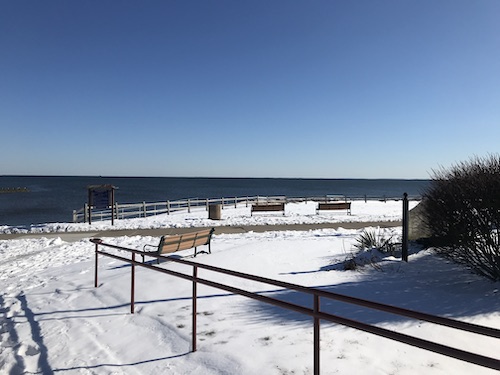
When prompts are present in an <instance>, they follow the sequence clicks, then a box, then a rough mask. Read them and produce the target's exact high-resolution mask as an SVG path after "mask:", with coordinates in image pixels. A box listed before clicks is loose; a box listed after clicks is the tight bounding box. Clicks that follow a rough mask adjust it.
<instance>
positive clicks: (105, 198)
mask: <svg viewBox="0 0 500 375" xmlns="http://www.w3.org/2000/svg"><path fill="white" fill-rule="evenodd" d="M111 192H112V190H110V189H105V188H102V189H92V190H91V194H90V202H89V204H90V205H91V206H92V207H94V208H108V207H110V206H112V205H113V200H112V198H111V195H112V194H111Z"/></svg>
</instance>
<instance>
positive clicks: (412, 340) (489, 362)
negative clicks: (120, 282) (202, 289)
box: [90, 239, 500, 375]
mask: <svg viewBox="0 0 500 375" xmlns="http://www.w3.org/2000/svg"><path fill="white" fill-rule="evenodd" d="M90 241H91V242H93V243H94V244H95V281H94V286H95V287H97V285H98V257H99V255H103V256H107V257H110V258H114V259H117V260H121V261H124V262H127V263H130V264H131V266H132V267H131V297H130V301H131V302H130V312H131V313H133V312H134V300H135V292H134V288H135V266H140V267H144V268H148V269H151V270H154V271H157V272H161V273H164V274H168V275H172V276H176V277H179V278H182V279H185V280H189V281H191V282H192V283H193V295H192V303H193V306H192V310H193V311H192V314H193V315H192V325H193V326H192V351H193V352H194V351H196V316H197V284H203V285H207V286H210V287H213V288H217V289H221V290H225V291H227V292H230V293H234V294H239V295H242V296H245V297H248V298H252V299H255V300H258V301H261V302H265V303H268V304H271V305H274V306H278V307H282V308H284V309H288V310H293V311H296V312H299V313H302V314H305V315H308V316H310V317H312V318H313V346H314V348H313V349H314V358H313V362H314V374H315V375H319V373H320V321H321V320H325V321H329V322H333V323H337V324H341V325H344V326H347V327H351V328H354V329H358V330H361V331H364V332H368V333H372V334H375V335H377V336H381V337H385V338H388V339H391V340H395V341H398V342H402V343H405V344H408V345H411V346H415V347H418V348H421V349H425V350H429V351H432V352H434V353H439V354H442V355H445V356H448V357H452V358H455V359H458V360H462V361H465V362H469V363H473V364H476V365H479V366H483V367H487V368H491V369H495V370H500V359H497V358H491V357H486V356H483V355H480V354H476V353H472V352H468V351H464V350H461V349H457V348H453V347H450V346H446V345H442V344H439V343H435V342H432V341H428V340H424V339H420V338H417V337H414V336H410V335H406V334H403V333H399V332H395V331H391V330H388V329H385V328H381V327H377V326H374V325H370V324H367V323H363V322H360V321H356V320H353V319H348V318H345V317H341V316H338V315H335V314H331V313H329V312H325V311H321V308H320V300H321V299H322V298H323V299H330V300H336V301H340V302H345V303H349V304H354V305H358V306H362V307H365V308H368V309H374V310H379V311H384V312H387V313H391V314H395V315H399V316H404V317H408V318H412V319H417V320H422V321H426V322H430V323H434V324H438V325H442V326H446V327H450V328H455V329H458V330H461V331H466V332H471V333H475V334H478V335H483V336H488V337H493V338H497V339H500V330H499V329H496V328H491V327H485V326H480V325H477V324H472V323H467V322H463V321H458V320H454V319H449V318H443V317H439V316H435V315H430V314H426V313H422V312H417V311H413V310H409V309H404V308H401V307H396V306H390V305H386V304H382V303H379V302H374V301H369V300H365V299H360V298H355V297H350V296H347V295H343V294H338V293H332V292H329V291H326V290H322V289H318V288H310V287H305V286H301V285H297V284H292V283H288V282H284V281H278V280H273V279H269V278H265V277H260V276H255V275H251V274H246V273H242V272H237V271H232V270H228V269H223V268H219V267H214V266H210V265H206V264H200V263H196V262H192V261H189V260H185V259H179V258H173V257H168V256H162V255H152V254H148V256H154V257H156V258H159V259H163V260H167V261H168V262H174V263H179V264H183V265H186V266H189V267H192V271H193V272H192V274H186V273H182V272H178V271H174V270H170V269H167V268H163V267H161V265H157V264H149V263H141V262H137V261H136V260H135V255H136V254H141V255H142V253H143V252H142V251H140V250H136V249H130V248H126V247H122V246H116V245H112V244H108V243H104V242H103V241H102V240H101V239H91V240H90ZM99 246H105V247H108V248H112V249H116V250H121V251H126V252H128V253H129V254H131V259H129V258H125V257H123V256H120V255H117V254H114V253H110V252H106V251H103V250H101V249H99ZM199 269H203V270H207V271H211V272H215V273H220V274H225V275H230V276H234V277H236V278H240V279H244V280H252V281H256V282H260V283H264V284H268V285H273V286H277V287H281V288H284V289H287V290H294V291H297V292H301V293H305V294H309V295H312V297H313V307H312V308H309V307H305V306H301V305H297V304H295V303H292V302H287V301H283V300H279V299H276V298H272V297H269V296H265V295H262V294H259V293H254V292H250V291H248V290H244V289H240V288H236V287H234V286H230V285H225V284H221V283H218V282H215V281H211V280H208V279H203V278H200V277H199V275H198V271H199Z"/></svg>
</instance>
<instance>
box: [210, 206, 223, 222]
mask: <svg viewBox="0 0 500 375" xmlns="http://www.w3.org/2000/svg"><path fill="white" fill-rule="evenodd" d="M221 208H222V205H221V204H211V205H209V206H208V218H209V219H212V220H220V219H221V216H222V215H221Z"/></svg>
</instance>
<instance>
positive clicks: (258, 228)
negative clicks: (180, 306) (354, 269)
mask: <svg viewBox="0 0 500 375" xmlns="http://www.w3.org/2000/svg"><path fill="white" fill-rule="evenodd" d="M401 225H402V224H401V222H400V221H385V222H382V221H370V222H360V223H353V222H345V223H321V224H286V225H242V226H216V227H214V228H215V232H214V234H215V235H217V234H222V233H247V232H269V231H286V230H301V231H307V230H312V229H338V228H345V229H361V228H365V227H382V228H389V227H397V226H401ZM199 229H205V228H193V227H191V228H158V229H117V230H112V229H111V230H106V231H88V232H54V233H16V234H0V240H12V239H29V238H41V237H45V238H58V237H60V238H61V239H62V240H63V241H66V242H76V241H80V240H82V239H84V238H92V237H93V238H103V237H121V236H153V237H160V236H162V235H164V234H182V233H186V232H193V231H196V230H199Z"/></svg>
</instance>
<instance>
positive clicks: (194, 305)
mask: <svg viewBox="0 0 500 375" xmlns="http://www.w3.org/2000/svg"><path fill="white" fill-rule="evenodd" d="M197 277H198V267H197V266H193V321H192V323H193V327H192V344H191V347H192V349H191V351H192V352H195V351H196V316H197V314H198V312H197V305H196V303H197V284H196V279H197Z"/></svg>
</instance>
